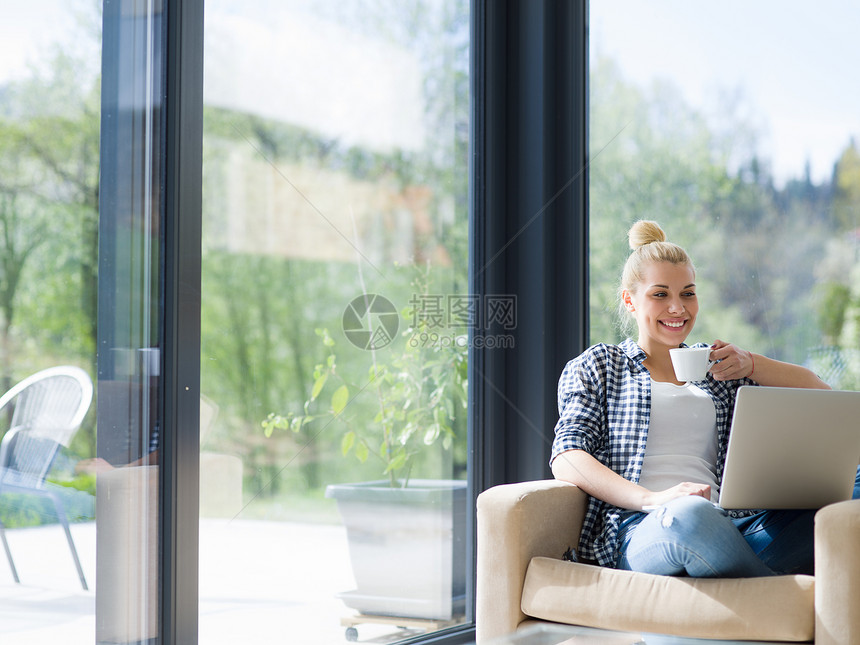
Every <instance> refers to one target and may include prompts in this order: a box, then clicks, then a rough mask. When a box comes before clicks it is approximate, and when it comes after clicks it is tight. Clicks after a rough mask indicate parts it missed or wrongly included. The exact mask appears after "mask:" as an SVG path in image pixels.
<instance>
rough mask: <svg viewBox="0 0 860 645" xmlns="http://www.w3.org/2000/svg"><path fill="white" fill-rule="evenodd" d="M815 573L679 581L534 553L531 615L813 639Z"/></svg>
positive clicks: (704, 633)
mask: <svg viewBox="0 0 860 645" xmlns="http://www.w3.org/2000/svg"><path fill="white" fill-rule="evenodd" d="M814 583H815V579H814V578H813V577H812V576H775V577H770V578H721V579H706V578H676V577H670V576H657V575H650V574H645V573H633V572H630V571H620V570H617V569H608V568H606V567H598V566H592V565H587V564H579V563H574V562H565V561H562V560H556V559H552V558H541V557H538V558H533V559H532V560H531V562H530V563H529V568H528V572H527V573H526V581H525V585H524V588H523V598H522V609H523V612H525V613H526V614H527V615H528V616H531V617H534V618H540V619H543V620H551V621H554V622H559V623H569V624H574V625H583V626H586V627H598V628H603V629H615V630H619V631H636V632H647V633H658V634H659V633H663V634H674V635H678V636H687V637H692V638H721V639H739V640H784V641H811V640H812V639H813V638H814V635H815V608H814V595H815V588H814Z"/></svg>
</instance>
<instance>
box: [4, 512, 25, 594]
mask: <svg viewBox="0 0 860 645" xmlns="http://www.w3.org/2000/svg"><path fill="white" fill-rule="evenodd" d="M0 540H2V541H3V550H4V551H6V559H7V560H9V568H10V569H12V577H13V578H14V579H15V582H17V583H18V584H21V579H20V578H19V577H18V570H17V569H16V568H15V561H14V560H12V552H11V551H10V550H9V542H7V541H6V527H5V526H3V522H0Z"/></svg>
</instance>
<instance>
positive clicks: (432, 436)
mask: <svg viewBox="0 0 860 645" xmlns="http://www.w3.org/2000/svg"><path fill="white" fill-rule="evenodd" d="M439 431H440V427H439V424H438V423H434V424H433V425H431V426H430V427H429V428H428V429H427V432H425V433H424V445H425V446H432V445H433V443H434V442H435V441H436V439H438V438H439Z"/></svg>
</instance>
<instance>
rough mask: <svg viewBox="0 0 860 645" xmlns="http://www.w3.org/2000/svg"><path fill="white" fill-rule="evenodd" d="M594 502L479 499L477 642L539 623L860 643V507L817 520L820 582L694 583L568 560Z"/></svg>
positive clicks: (565, 492)
mask: <svg viewBox="0 0 860 645" xmlns="http://www.w3.org/2000/svg"><path fill="white" fill-rule="evenodd" d="M585 502H586V495H585V493H583V492H582V491H581V490H579V489H578V488H576V487H575V486H572V485H570V484H566V483H563V482H558V481H554V480H546V481H534V482H524V483H519V484H508V485H504V486H496V487H494V488H491V489H489V490H487V491H485V492H484V493H482V494H481V495H480V496H479V497H478V508H477V511H478V551H477V560H478V565H477V566H478V574H477V588H476V593H477V613H476V621H477V640H478V643H485V642H487V641H488V640H491V639H493V638H497V637H499V636H502V635H504V634H510V633H512V632H515V631H517V630H518V629H522V628H524V627H525V626H527V625H530V624H533V623H535V622H536V621H551V622H557V623H568V624H575V625H584V626H587V627H598V628H603V629H615V630H620V631H638V632H647V633H665V634H674V635H679V636H689V637H693V638H715V639H726V640H729V639H737V640H751V641H755V640H771V641H773V640H782V641H795V642H797V641H800V642H810V641H813V640H814V641H815V642H816V643H817V645H836V644H839V645H852V644H854V643H860V500H855V501H849V502H842V503H839V504H834V505H832V506H828V507H826V508H824V509H822V510H821V511H819V512H818V514H817V515H816V518H815V541H816V544H815V560H816V575H815V577H814V578H813V577H812V576H776V577H773V578H741V579H693V578H676V577H669V576H654V575H649V574H643V573H632V572H629V571H618V570H615V569H608V568H604V567H597V566H592V565H587V564H580V563H573V562H566V561H563V560H562V559H561V557H562V554H563V553H564V551H565V550H567V549H568V547H570V546H576V544H577V542H578V536H579V531H580V529H581V526H582V520H583V516H584V513H585Z"/></svg>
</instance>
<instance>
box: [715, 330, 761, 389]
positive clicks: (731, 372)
mask: <svg viewBox="0 0 860 645" xmlns="http://www.w3.org/2000/svg"><path fill="white" fill-rule="evenodd" d="M711 360H712V361H719V362H718V363H714V364H713V365H712V366H711V370H710V371H711V374H713V376H714V378H715V379H717V380H718V381H734V380H737V379H742V378H748V377H751V376H752V374H753V372H754V371H755V359H754V358H753V354H752V352H748V351H747V350H745V349H741V348H740V347H737V346H735V345H732V344H730V343H726V342H725V341H722V340H715V341H714V344H713V345H711Z"/></svg>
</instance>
